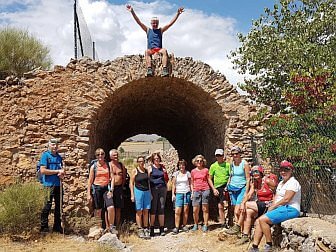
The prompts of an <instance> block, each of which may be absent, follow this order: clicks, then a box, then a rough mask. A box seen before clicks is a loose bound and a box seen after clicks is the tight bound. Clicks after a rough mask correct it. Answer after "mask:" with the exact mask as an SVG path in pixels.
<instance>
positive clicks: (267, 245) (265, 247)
mask: <svg viewBox="0 0 336 252" xmlns="http://www.w3.org/2000/svg"><path fill="white" fill-rule="evenodd" d="M263 251H265V252H272V251H273V247H272V246H271V245H269V244H265V246H264V250H263Z"/></svg>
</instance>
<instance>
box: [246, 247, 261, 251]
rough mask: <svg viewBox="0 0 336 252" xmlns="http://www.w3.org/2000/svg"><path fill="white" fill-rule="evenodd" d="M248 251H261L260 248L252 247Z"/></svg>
mask: <svg viewBox="0 0 336 252" xmlns="http://www.w3.org/2000/svg"><path fill="white" fill-rule="evenodd" d="M248 252H259V249H258V248H254V247H251V248H250V249H249V250H248Z"/></svg>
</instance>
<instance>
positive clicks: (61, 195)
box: [60, 179, 64, 238]
mask: <svg viewBox="0 0 336 252" xmlns="http://www.w3.org/2000/svg"><path fill="white" fill-rule="evenodd" d="M60 215H61V216H60V217H61V227H62V233H63V238H64V221H63V182H62V179H60Z"/></svg>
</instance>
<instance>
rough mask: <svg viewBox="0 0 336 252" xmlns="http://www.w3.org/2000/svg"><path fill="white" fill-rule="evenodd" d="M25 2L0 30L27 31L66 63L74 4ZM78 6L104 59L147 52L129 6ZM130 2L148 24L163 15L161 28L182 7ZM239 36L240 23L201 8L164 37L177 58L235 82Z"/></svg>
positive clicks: (66, 0) (5, 15)
mask: <svg viewBox="0 0 336 252" xmlns="http://www.w3.org/2000/svg"><path fill="white" fill-rule="evenodd" d="M2 2H4V1H3V0H0V3H2ZM14 2H18V1H14V0H11V1H6V3H7V6H9V5H10V4H13V3H14ZM4 3H5V2H4ZM20 3H21V4H22V3H24V4H26V8H24V9H22V10H18V11H16V12H5V11H2V12H0V16H1V17H0V26H1V25H7V24H9V25H12V26H16V27H21V28H26V29H28V30H29V31H30V32H31V33H32V34H34V35H35V36H37V37H38V38H39V39H40V40H41V41H42V42H43V43H45V44H46V45H48V46H49V47H50V49H51V56H52V58H53V60H54V63H55V64H60V65H66V64H67V63H68V62H69V60H70V58H72V57H73V54H74V53H73V1H70V0H58V1H50V0H25V1H20ZM79 3H80V6H81V8H82V11H83V14H84V16H85V19H86V22H87V25H88V27H89V30H90V33H91V36H92V39H93V40H94V41H95V43H96V50H97V52H98V57H99V59H100V60H103V61H104V60H107V59H110V60H113V59H114V58H116V57H119V56H123V55H126V54H127V55H129V54H143V52H144V50H145V49H146V34H145V33H144V32H143V31H142V30H141V28H140V27H139V26H138V25H137V24H136V23H135V21H134V20H133V18H132V16H131V14H130V13H129V12H128V11H127V10H126V8H125V6H124V5H113V4H111V3H109V2H107V1H103V0H99V1H92V0H79ZM131 3H132V5H133V8H134V10H135V12H136V13H137V15H138V16H139V18H140V19H141V21H142V22H143V23H144V24H146V25H149V20H150V18H151V17H152V16H158V17H159V18H160V25H161V26H163V25H165V24H166V23H168V22H169V21H170V20H171V19H172V18H173V16H174V15H175V13H176V10H177V8H178V6H176V5H173V4H170V3H168V2H166V1H155V2H151V3H144V2H136V1H134V2H131ZM4 5H5V4H4ZM236 33H237V31H236V28H235V20H234V19H232V18H226V17H221V16H215V15H211V16H209V15H206V14H205V13H203V12H202V11H200V10H193V9H186V10H185V12H184V13H183V14H182V15H181V16H180V17H179V19H178V20H177V22H176V23H175V24H174V25H173V26H172V27H171V28H170V29H169V30H168V31H167V32H166V33H165V34H164V41H163V43H164V47H166V48H167V49H168V51H169V52H174V54H175V56H177V57H186V56H189V57H193V58H194V59H195V60H201V61H204V62H205V63H208V64H209V65H210V66H212V67H213V68H214V69H215V70H219V71H220V72H222V73H223V74H224V75H225V76H226V77H227V78H228V79H229V81H230V82H231V83H232V84H235V83H236V82H238V81H242V79H243V78H242V77H241V76H240V75H239V74H238V73H237V72H236V71H235V70H232V64H231V63H230V61H229V59H227V56H226V55H227V54H228V53H229V51H230V50H233V49H234V48H236V47H237V46H238V41H237V39H236Z"/></svg>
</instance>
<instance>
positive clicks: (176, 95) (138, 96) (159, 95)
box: [89, 77, 227, 163]
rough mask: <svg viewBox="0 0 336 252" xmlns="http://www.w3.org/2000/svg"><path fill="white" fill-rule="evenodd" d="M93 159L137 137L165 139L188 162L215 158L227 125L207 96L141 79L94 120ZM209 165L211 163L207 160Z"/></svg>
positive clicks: (179, 83) (182, 83)
mask: <svg viewBox="0 0 336 252" xmlns="http://www.w3.org/2000/svg"><path fill="white" fill-rule="evenodd" d="M92 120H93V122H92V126H93V127H92V129H91V131H90V150H89V155H92V154H93V153H94V150H95V148H97V147H102V148H104V149H105V150H106V151H107V150H109V149H111V148H117V147H118V146H119V145H120V143H121V142H122V141H124V140H125V139H126V138H128V137H130V136H133V135H136V134H152V133H156V134H158V135H161V136H165V137H166V138H167V139H168V140H169V142H170V143H171V144H172V145H173V146H174V147H175V148H176V149H177V151H178V153H179V156H180V157H181V158H184V159H186V160H187V161H188V163H190V161H191V159H192V158H193V157H194V156H195V155H196V154H199V153H201V154H203V155H205V157H206V158H208V159H209V158H210V159H212V157H213V151H214V149H215V148H217V147H220V146H223V145H224V136H225V129H226V124H227V122H226V120H225V119H224V117H223V112H222V108H221V106H220V105H219V104H218V103H217V102H216V100H215V99H214V98H212V97H211V96H210V95H209V93H208V92H206V91H205V90H203V89H202V88H201V87H200V86H197V85H195V84H194V83H192V82H189V81H186V80H183V79H179V78H161V77H152V78H142V79H139V80H134V81H131V82H129V83H127V84H125V85H123V86H121V87H120V88H118V89H116V90H115V91H114V92H113V94H111V95H110V96H109V97H107V98H106V99H105V101H104V103H103V104H102V106H101V107H100V108H99V109H98V110H97V114H96V116H95V118H94V119H92ZM209 161H210V160H209Z"/></svg>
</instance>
